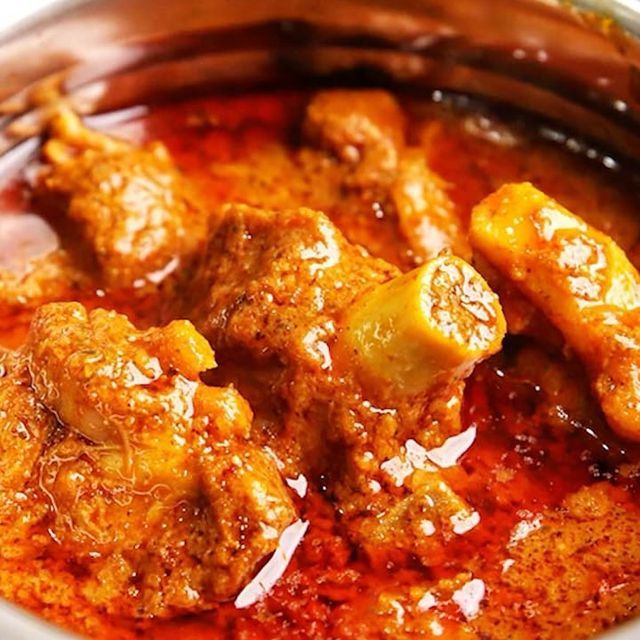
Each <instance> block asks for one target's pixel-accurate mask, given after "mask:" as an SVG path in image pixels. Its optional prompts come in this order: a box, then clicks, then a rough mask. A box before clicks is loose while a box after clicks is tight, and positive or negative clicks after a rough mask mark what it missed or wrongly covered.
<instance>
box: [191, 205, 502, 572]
mask: <svg viewBox="0 0 640 640" xmlns="http://www.w3.org/2000/svg"><path fill="white" fill-rule="evenodd" d="M192 286H193V289H192V291H191V294H190V298H191V299H192V300H195V301H196V304H195V306H194V308H193V310H192V312H191V317H192V318H193V319H194V322H195V323H196V326H197V327H198V328H199V329H200V330H201V331H202V332H203V333H204V335H206V336H207V337H208V338H209V340H210V341H211V342H212V344H213V345H214V346H215V347H216V349H219V350H220V351H219V352H220V353H223V354H224V357H225V360H228V359H233V358H237V357H238V355H239V353H241V354H242V358H246V357H247V356H248V357H249V358H250V359H251V360H250V361H251V362H252V365H253V366H260V365H262V366H263V367H264V368H265V374H264V379H265V382H264V383H263V385H264V387H265V392H266V394H267V397H268V401H269V402H272V403H273V397H274V396H275V397H277V398H278V404H277V408H276V409H275V410H274V412H275V413H276V415H277V418H276V421H277V422H278V423H279V424H278V426H276V427H275V428H273V427H271V432H270V433H268V434H267V438H270V440H269V443H270V445H272V446H273V447H274V448H275V449H276V450H277V451H278V452H279V453H280V458H281V459H282V460H287V461H289V462H288V464H289V465H290V466H291V469H290V470H291V472H292V473H297V472H300V471H304V472H309V471H311V472H312V473H321V472H326V471H328V470H330V471H331V473H332V477H334V478H336V479H337V480H336V481H335V482H334V483H332V487H331V488H332V491H333V493H334V495H336V497H337V499H338V502H339V504H340V508H341V511H342V513H343V514H344V517H345V521H346V522H347V523H348V526H349V528H350V530H351V532H352V534H353V536H354V538H356V539H357V540H358V541H359V542H361V543H362V544H363V545H364V546H365V548H369V549H374V548H378V547H382V546H384V547H385V548H386V549H395V548H402V549H403V550H405V551H409V552H411V553H417V554H419V555H420V558H421V559H422V560H423V561H424V562H425V563H429V562H430V561H432V559H433V558H434V557H435V552H434V549H436V548H438V547H439V546H440V540H441V536H442V535H444V534H445V529H447V528H448V529H450V522H449V520H448V519H447V516H446V513H449V510H450V508H451V509H453V510H454V511H455V512H456V513H458V512H460V513H467V514H470V513H471V512H472V510H471V509H470V508H469V507H468V506H467V505H465V503H464V501H463V500H462V499H460V498H459V497H458V496H455V494H453V492H451V491H450V490H448V488H447V486H446V483H445V482H444V480H443V479H442V477H441V476H440V474H439V472H438V470H437V469H435V468H430V467H429V468H428V470H429V471H430V473H424V474H421V473H419V472H417V473H414V471H425V469H427V467H426V466H425V468H420V469H417V468H414V466H412V464H411V463H410V461H407V459H406V456H405V454H404V453H403V451H404V449H405V448H406V447H405V444H406V442H407V441H408V440H409V439H415V440H413V444H414V445H415V446H417V447H419V448H420V449H421V450H422V451H423V452H424V451H425V449H423V448H422V446H421V445H420V444H418V442H422V444H423V445H425V446H427V445H429V446H436V445H437V444H440V443H442V441H443V439H444V438H446V437H447V436H449V435H452V434H455V433H457V431H458V430H459V428H460V420H459V413H460V402H461V396H462V391H463V385H464V383H463V379H464V377H465V376H466V375H468V374H469V373H470V371H471V369H472V368H473V365H474V364H475V363H476V362H478V361H480V360H481V359H483V358H484V357H487V356H488V355H490V354H491V353H493V352H495V350H496V349H498V348H499V345H500V341H501V338H502V335H503V333H504V318H503V316H502V312H501V310H500V308H499V305H498V302H497V298H496V297H495V295H494V294H492V293H491V291H490V290H489V289H488V287H487V285H486V283H485V282H484V280H482V278H481V277H480V276H479V275H478V274H477V273H476V272H475V271H474V270H473V269H472V267H470V266H469V265H467V264H466V263H464V262H463V261H461V260H460V259H459V258H455V257H453V256H442V257H440V258H438V259H436V260H434V261H431V262H428V263H426V264H425V265H424V266H423V267H421V268H420V269H418V270H416V271H414V272H410V273H408V274H406V275H400V274H399V272H398V270H397V269H395V268H394V267H392V266H391V265H389V264H387V263H385V262H383V261H380V260H376V259H374V258H372V257H370V256H369V255H368V254H366V252H364V251H363V250H362V249H360V248H359V247H357V246H355V245H351V244H350V243H348V242H347V241H346V240H345V238H344V237H343V236H342V234H341V233H340V232H339V231H338V230H337V229H336V228H335V227H334V225H333V224H331V222H330V221H329V220H328V219H327V218H326V217H325V216H324V215H323V214H322V213H319V212H315V211H311V210H308V209H299V210H296V211H284V212H273V211H263V210H259V209H255V208H251V207H248V206H244V205H230V206H228V207H227V208H226V209H225V210H224V211H223V213H222V216H221V221H220V224H219V226H218V228H217V231H216V233H215V235H214V236H213V237H212V238H211V240H210V244H209V247H208V250H207V252H206V255H205V258H204V261H203V263H202V264H201V266H200V270H199V272H198V274H197V276H196V278H195V279H194V281H193V283H192ZM203 292H206V294H205V296H204V299H203ZM274 360H275V361H276V362H277V366H275V367H274V364H273V362H274ZM264 404H265V399H264V398H263V399H262V400H260V399H258V400H257V402H256V405H257V406H262V405H264ZM262 420H263V421H265V422H266V423H267V424H271V425H272V424H273V416H267V417H263V418H262ZM318 425H319V426H318ZM416 425H418V426H416ZM262 437H265V436H264V434H263V435H262ZM329 443H330V444H331V445H333V447H332V451H334V452H335V451H339V452H340V455H339V456H335V455H333V456H329V454H328V449H327V445H328V444H329ZM410 446H411V445H410ZM412 459H414V460H415V456H414V458H412ZM394 460H395V461H396V462H394ZM396 464H397V465H399V466H400V467H401V470H402V477H401V478H398V475H397V474H395V475H394V474H393V473H389V472H387V470H386V469H392V468H393V466H394V465H396ZM425 496H429V499H433V500H434V504H436V507H435V509H436V511H438V512H440V515H441V516H442V517H441V518H435V516H434V520H435V521H437V522H440V521H442V522H443V523H446V526H445V527H443V528H442V530H440V531H438V535H435V536H433V538H431V539H428V538H427V537H425V536H424V535H423V534H422V533H420V530H419V524H418V521H417V520H416V522H415V523H414V525H412V526H411V527H409V526H407V527H406V529H405V531H406V533H407V535H406V536H397V535H394V534H393V532H394V526H393V525H391V524H389V523H397V522H398V521H401V520H402V521H403V522H405V521H407V520H415V519H416V518H417V517H418V516H417V515H416V514H417V513H418V512H420V513H422V511H423V510H422V511H421V508H420V506H419V505H420V503H421V501H422V503H424V504H427V502H428V501H426V497H425ZM443 496H449V497H450V498H451V499H450V500H449V499H447V500H444V499H441V498H442V497H443ZM445 504H446V505H447V506H446V508H445ZM454 504H455V506H453V507H452V506H451V505H454ZM423 506H424V505H423ZM383 541H384V544H383ZM367 545H368V547H367Z"/></svg>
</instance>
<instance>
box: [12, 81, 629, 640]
mask: <svg viewBox="0 0 640 640" xmlns="http://www.w3.org/2000/svg"><path fill="white" fill-rule="evenodd" d="M551 133H553V135H550V134H551ZM552 138H553V140H555V141H552V140H551V139H552ZM558 140H560V141H561V142H565V143H566V144H564V145H559V144H558ZM576 151H582V153H576ZM603 160H604V163H603ZM603 164H604V166H603ZM632 180H633V174H632V170H631V169H627V168H626V167H624V166H620V165H618V164H617V163H616V162H615V161H614V160H613V159H612V158H610V157H604V158H603V157H602V156H601V155H600V154H599V152H598V151H597V150H595V149H591V148H589V147H584V148H582V147H580V145H579V144H578V142H577V141H576V140H573V139H571V138H567V137H566V136H565V137H562V135H561V134H560V133H558V132H556V131H551V130H550V129H549V128H548V127H545V126H542V125H537V124H535V123H532V122H529V121H526V120H524V119H522V118H518V117H512V116H511V115H506V114H499V113H498V112H497V111H494V110H492V109H490V108H489V107H486V106H483V105H479V104H475V103H474V102H472V101H470V100H468V99H465V98H463V97H459V96H458V97H455V96H447V95H443V94H442V93H441V92H434V94H433V96H432V98H431V99H426V98H424V97H420V98H417V97H416V96H413V95H406V94H404V93H402V92H399V93H397V94H395V95H394V94H392V93H391V92H389V91H385V90H381V89H360V90H356V89H332V90H323V91H319V92H310V91H307V90H295V91H294V90H277V91H276V90H273V91H268V92H252V93H243V94H229V95H216V96H210V97H203V98H198V99H189V100H183V101H178V102H174V103H170V104H164V105H158V106H152V107H145V108H139V109H134V110H133V111H128V112H126V113H124V114H122V117H119V118H113V117H112V118H110V119H103V120H101V119H100V118H99V117H98V118H95V119H94V120H92V119H88V120H86V121H83V120H82V119H81V118H79V117H78V116H77V115H76V114H74V113H73V112H71V111H70V110H68V109H65V108H59V109H56V110H55V113H54V114H53V116H52V118H51V121H50V123H49V126H48V130H47V134H46V138H45V140H44V142H43V145H42V147H41V149H40V151H39V152H38V154H37V156H36V157H33V158H31V159H30V160H29V161H28V162H26V164H24V166H21V167H19V168H17V169H15V170H11V171H9V170H6V171H5V173H4V175H3V183H2V185H3V187H2V192H1V194H0V209H1V212H0V249H1V251H0V344H2V349H1V350H0V416H1V420H0V460H1V464H0V489H1V491H0V549H1V551H0V595H2V596H3V597H5V598H7V599H8V600H10V601H12V602H14V603H17V604H20V605H22V606H24V607H26V608H28V609H30V610H32V611H34V612H36V613H38V614H39V615H42V616H44V617H45V618H47V619H49V620H51V621H53V622H55V623H58V624H61V625H62V626H64V627H66V628H68V629H69V630H72V631H75V632H76V633H79V634H81V635H84V636H89V637H94V638H109V639H121V640H131V639H133V638H137V637H145V638H153V639H157V640H160V639H169V638H176V637H180V638H181V639H182V640H196V639H202V638H208V639H209V638H211V639H212V638H235V639H237V640H259V639H262V638H269V639H278V638H280V639H284V638H287V639H295V638H300V639H302V638H317V639H322V638H327V639H329V638H331V639H336V640H346V639H356V638H357V639H364V638H372V639H373V638H381V639H384V638H389V639H391V638H393V639H404V638H406V639H413V638H447V639H465V640H467V639H469V640H470V639H472V638H478V639H507V638H508V639H522V640H525V639H533V638H567V637H571V638H587V637H591V636H593V635H594V634H596V633H598V632H599V631H601V630H603V629H606V628H608V627H611V626H613V625H615V624H617V623H619V622H621V621H623V620H626V619H629V618H631V617H633V616H634V615H635V614H636V613H637V608H638V603H640V542H638V544H636V542H637V541H640V517H639V516H640V505H639V504H638V499H637V498H638V478H639V477H640V448H639V447H638V443H639V442H640V274H639V272H638V270H637V269H638V267H640V218H638V215H637V208H638V204H639V203H638V201H637V190H634V188H633V182H632Z"/></svg>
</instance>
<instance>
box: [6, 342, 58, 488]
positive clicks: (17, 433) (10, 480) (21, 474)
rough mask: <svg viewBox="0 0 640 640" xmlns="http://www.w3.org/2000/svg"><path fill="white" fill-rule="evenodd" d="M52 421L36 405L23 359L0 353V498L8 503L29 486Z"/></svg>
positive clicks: (46, 413) (42, 408)
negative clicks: (12, 497) (7, 500)
mask: <svg viewBox="0 0 640 640" xmlns="http://www.w3.org/2000/svg"><path fill="white" fill-rule="evenodd" d="M55 425H56V422H55V419H54V418H53V416H52V415H51V414H49V412H48V411H46V409H45V408H44V407H43V406H42V405H41V404H40V403H39V402H38V401H37V399H36V398H35V396H34V394H33V392H32V390H31V380H30V378H29V372H28V370H27V367H26V362H25V359H24V358H23V357H22V356H21V355H19V354H16V353H11V352H8V351H7V352H0V497H1V499H9V498H10V497H11V496H13V495H14V494H15V492H18V491H22V490H23V489H24V487H25V485H26V484H27V483H28V482H29V479H30V478H31V475H32V473H33V469H34V467H35V464H36V461H37V460H38V458H39V456H40V452H41V450H42V448H43V446H44V444H45V442H46V440H47V437H48V436H49V435H50V434H52V433H53V430H54V429H55Z"/></svg>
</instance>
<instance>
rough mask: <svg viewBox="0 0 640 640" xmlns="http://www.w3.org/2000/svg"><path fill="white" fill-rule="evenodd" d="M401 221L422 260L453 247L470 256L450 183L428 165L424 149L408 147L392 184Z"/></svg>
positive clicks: (455, 250)
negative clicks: (447, 185)
mask: <svg viewBox="0 0 640 640" xmlns="http://www.w3.org/2000/svg"><path fill="white" fill-rule="evenodd" d="M390 194H391V199H392V202H393V204H394V207H395V210H396V213H397V216H398V224H399V227H400V230H401V231H402V233H403V235H404V236H405V238H406V239H407V242H408V243H409V246H410V247H411V249H412V251H413V253H414V255H415V256H416V257H417V258H418V259H419V260H420V261H424V260H426V259H429V258H432V257H433V256H437V255H438V254H439V253H440V252H441V251H443V250H445V249H450V250H451V251H452V252H453V253H454V254H456V255H457V256H460V257H461V258H464V259H465V260H469V259H470V258H471V247H469V242H468V240H467V237H466V234H465V232H464V230H463V227H462V222H461V220H460V218H459V216H458V213H457V211H456V208H455V205H454V204H453V202H452V200H451V198H449V196H448V194H447V192H446V183H445V182H444V180H443V179H442V178H441V177H440V176H438V175H437V174H436V173H434V172H433V171H431V169H429V167H428V166H427V163H426V160H425V154H424V151H423V150H422V149H419V148H415V149H414V148H410V149H407V150H406V151H405V152H404V153H403V154H402V157H401V159H400V162H399V164H398V169H397V172H396V175H395V178H394V180H393V182H392V183H391V187H390Z"/></svg>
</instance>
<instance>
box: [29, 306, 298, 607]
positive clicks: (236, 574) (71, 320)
mask: <svg viewBox="0 0 640 640" xmlns="http://www.w3.org/2000/svg"><path fill="white" fill-rule="evenodd" d="M24 357H25V358H26V359H27V363H28V368H29V371H30V374H31V380H32V386H33V394H34V395H35V398H37V400H39V401H40V402H41V403H42V404H43V405H44V406H46V407H47V408H49V409H50V410H51V411H52V412H53V413H55V415H56V416H57V417H58V419H59V420H60V421H61V422H62V424H63V426H64V429H65V434H66V435H65V437H64V438H63V439H61V440H60V441H58V442H56V443H55V444H53V445H52V446H51V447H49V448H48V449H47V450H46V451H45V452H44V453H43V454H42V456H41V458H40V460H39V463H38V464H39V468H40V472H39V477H40V480H39V482H40V484H41V486H42V488H43V489H44V490H45V491H46V493H47V495H48V496H49V497H50V500H51V502H52V507H54V509H53V522H52V524H51V527H50V528H51V531H52V534H53V535H54V536H55V539H56V540H57V541H58V543H59V544H62V545H64V546H65V548H66V549H67V551H68V553H69V554H70V555H71V557H73V558H74V561H75V562H76V563H77V564H78V565H80V566H82V567H83V568H84V570H85V572H86V574H87V578H86V593H87V594H88V595H87V597H89V598H90V599H91V601H92V602H94V603H95V604H98V605H100V606H102V607H104V608H106V609H107V610H109V611H111V612H112V613H119V614H122V615H134V616H138V615H168V614H170V613H172V612H175V611H179V610H199V609H203V608H206V607H209V606H211V603H212V602H214V601H216V600H219V599H227V598H229V597H231V596H233V595H234V594H235V593H236V592H237V591H238V590H239V589H240V588H241V587H242V586H243V585H244V584H246V582H247V581H248V580H249V579H250V577H251V576H252V574H253V572H254V571H255V569H256V567H257V565H258V563H259V562H261V560H262V559H263V558H264V557H265V556H266V555H267V554H269V553H270V552H272V551H273V550H274V549H275V548H276V545H277V542H278V537H279V535H280V533H281V532H282V531H283V530H284V529H285V528H286V526H287V525H289V524H290V523H291V521H292V520H293V519H294V518H295V511H294V508H293V506H292V503H291V500H290V498H289V495H288V493H287V490H286V489H285V487H284V484H283V482H282V479H281V477H280V475H279V473H278V471H277V470H276V468H275V463H274V462H273V460H272V459H271V458H270V457H269V456H268V455H267V453H265V452H264V451H262V450H261V449H259V448H257V447H254V446H253V445H252V444H251V443H250V442H249V439H248V437H249V431H250V426H251V419H252V415H251V411H250V409H249V407H248V405H247V403H246V402H245V401H244V400H243V399H242V397H241V396H240V395H239V394H238V393H237V392H236V391H235V390H234V389H233V388H231V387H228V388H213V387H207V386H205V385H204V384H203V383H202V382H200V380H199V374H200V373H201V372H202V371H204V370H206V369H208V368H211V367H213V366H215V360H214V356H213V352H212V351H211V348H210V347H209V345H208V344H207V342H206V341H205V340H204V338H203V337H202V336H200V335H199V334H198V333H197V332H196V331H195V329H194V328H193V326H192V325H191V324H190V323H188V322H186V321H176V322H174V323H172V324H170V325H168V326H167V327H163V328H153V329H149V330H147V331H137V330H136V329H135V328H134V327H133V325H131V323H130V322H129V321H128V320H127V319H126V318H125V317H124V316H121V315H119V314H116V313H115V312H111V311H105V310H101V309H97V310H95V311H92V312H91V313H87V312H86V310H85V309H84V308H83V307H82V306H81V305H79V304H76V303H67V304H62V303H61V304H51V305H46V306H44V307H41V308H40V309H39V310H38V311H37V313H36V315H35V317H34V320H33V323H32V327H31V331H30V334H29V338H28V341H27V344H26V347H25V355H24ZM134 582H135V585H136V588H135V589H132V588H131V586H130V585H131V584H132V583H134Z"/></svg>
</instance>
